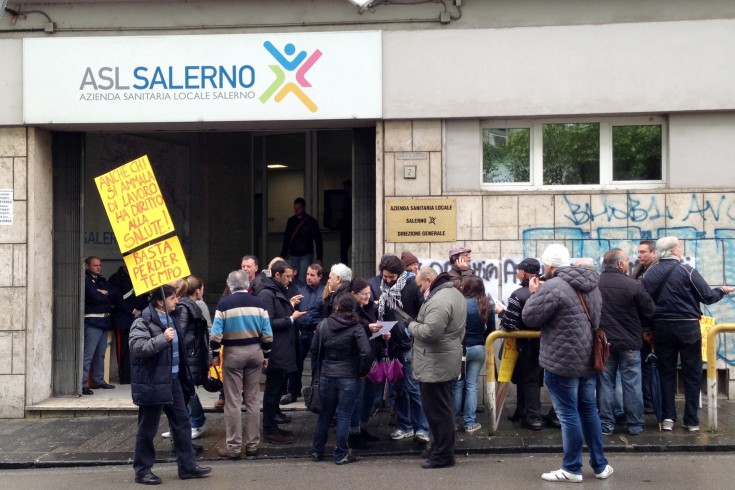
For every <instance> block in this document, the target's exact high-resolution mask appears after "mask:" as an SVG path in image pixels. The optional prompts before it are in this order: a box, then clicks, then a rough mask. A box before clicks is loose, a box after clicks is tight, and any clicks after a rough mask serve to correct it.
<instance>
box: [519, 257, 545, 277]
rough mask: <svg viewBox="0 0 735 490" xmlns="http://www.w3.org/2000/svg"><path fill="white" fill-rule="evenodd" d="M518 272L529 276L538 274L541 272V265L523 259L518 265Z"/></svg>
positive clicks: (534, 261)
mask: <svg viewBox="0 0 735 490" xmlns="http://www.w3.org/2000/svg"><path fill="white" fill-rule="evenodd" d="M518 270H520V271H523V272H527V273H529V274H538V273H539V272H541V264H540V263H539V261H538V260H536V259H523V260H522V261H521V263H520V264H519V265H518Z"/></svg>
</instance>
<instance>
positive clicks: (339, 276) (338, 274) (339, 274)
mask: <svg viewBox="0 0 735 490" xmlns="http://www.w3.org/2000/svg"><path fill="white" fill-rule="evenodd" d="M351 280H352V269H350V268H349V267H347V266H346V265H344V264H342V263H339V264H334V265H333V266H332V268H331V269H329V278H328V279H327V285H326V287H325V288H324V318H328V317H329V315H331V314H332V308H333V306H334V300H335V298H337V294H338V293H341V292H344V291H347V290H348V289H349V285H350V281H351Z"/></svg>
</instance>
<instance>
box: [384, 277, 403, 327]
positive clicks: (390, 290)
mask: <svg viewBox="0 0 735 490" xmlns="http://www.w3.org/2000/svg"><path fill="white" fill-rule="evenodd" d="M407 280H408V274H406V273H405V272H404V273H403V274H401V275H400V276H398V280H396V283H395V284H394V285H392V286H388V285H387V284H386V283H385V281H384V280H383V279H381V280H380V291H381V293H380V299H379V300H378V320H380V321H383V316H384V315H385V309H386V307H388V308H391V309H395V307H396V305H397V306H398V307H399V308H403V301H401V291H403V286H405V285H406V281H407Z"/></svg>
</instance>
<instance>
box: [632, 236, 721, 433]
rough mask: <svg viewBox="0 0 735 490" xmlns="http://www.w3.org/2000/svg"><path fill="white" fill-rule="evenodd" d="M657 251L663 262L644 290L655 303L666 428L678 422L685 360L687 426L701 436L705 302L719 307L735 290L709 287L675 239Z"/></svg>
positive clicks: (666, 240) (648, 274) (658, 246)
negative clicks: (684, 259)
mask: <svg viewBox="0 0 735 490" xmlns="http://www.w3.org/2000/svg"><path fill="white" fill-rule="evenodd" d="M656 253H657V254H658V257H659V260H658V262H657V263H656V264H654V265H653V266H651V268H650V269H648V272H646V275H645V276H643V286H644V287H645V288H646V291H648V293H649V294H650V295H651V298H653V301H654V302H655V303H656V313H655V315H654V318H653V340H654V343H655V345H656V355H657V356H658V369H659V372H660V374H661V397H662V399H663V424H662V425H663V430H673V428H674V422H676V405H675V404H674V395H675V394H676V365H677V358H679V357H681V378H682V380H683V381H684V399H685V402H684V420H683V422H684V423H683V424H682V427H683V428H684V429H686V430H688V431H690V432H696V431H698V430H699V416H698V414H697V410H698V406H699V394H700V392H701V382H702V331H701V330H700V327H699V318H700V317H701V316H702V310H701V306H700V303H704V304H707V305H711V304H713V303H717V302H718V301H720V300H721V299H722V298H723V297H724V296H725V295H726V294H730V293H732V292H733V290H735V288H732V287H730V286H721V287H717V288H710V287H709V285H708V284H707V282H706V281H705V280H704V278H703V277H702V276H701V275H700V274H699V272H697V270H696V269H693V268H692V267H691V266H689V265H686V264H682V263H681V255H682V254H681V245H680V243H679V239H678V238H676V237H671V236H665V237H663V238H659V239H658V241H657V242H656Z"/></svg>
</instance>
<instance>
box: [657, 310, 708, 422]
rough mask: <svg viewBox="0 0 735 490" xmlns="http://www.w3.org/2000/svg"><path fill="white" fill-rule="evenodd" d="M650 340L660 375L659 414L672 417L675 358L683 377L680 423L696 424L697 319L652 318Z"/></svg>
mask: <svg viewBox="0 0 735 490" xmlns="http://www.w3.org/2000/svg"><path fill="white" fill-rule="evenodd" d="M653 340H654V345H655V349H656V355H657V356H658V369H659V374H660V376H661V398H662V401H663V403H662V408H663V410H662V411H663V418H665V419H671V420H674V421H676V405H675V404H674V396H675V395H676V360H677V357H681V377H682V380H683V381H684V425H699V416H698V414H697V410H698V409H699V394H700V392H701V385H702V333H701V330H700V328H699V320H678V321H673V320H656V321H655V323H654V327H653Z"/></svg>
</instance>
